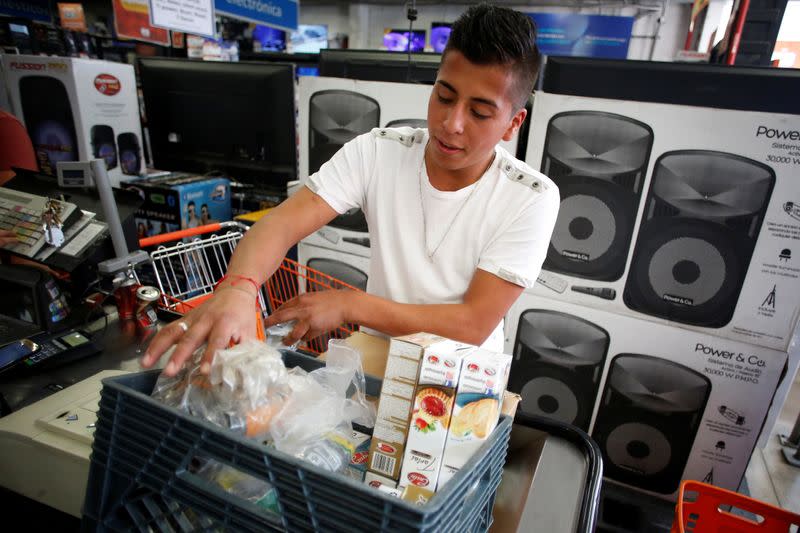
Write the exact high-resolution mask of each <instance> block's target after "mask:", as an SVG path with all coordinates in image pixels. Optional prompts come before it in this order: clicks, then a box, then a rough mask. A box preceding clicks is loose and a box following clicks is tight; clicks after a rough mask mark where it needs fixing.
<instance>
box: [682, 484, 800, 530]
mask: <svg viewBox="0 0 800 533" xmlns="http://www.w3.org/2000/svg"><path fill="white" fill-rule="evenodd" d="M733 509H739V510H742V511H746V512H747V513H751V514H752V515H754V516H755V519H751V518H747V517H745V516H740V515H739V514H733V513H732V512H731V511H732V510H733ZM793 525H794V526H797V527H800V515H798V514H795V513H791V512H789V511H786V510H785V509H781V508H779V507H775V506H773V505H769V504H766V503H764V502H761V501H759V500H754V499H753V498H749V497H747V496H743V495H741V494H739V493H737V492H732V491H729V490H725V489H721V488H719V487H715V486H714V485H709V484H708V483H701V482H700V481H693V480H690V479H687V480H685V481H684V482H683V483H681V488H680V492H679V494H678V505H677V506H676V508H675V518H674V520H673V522H672V529H671V533H751V532H752V533H788V532H789V531H791V529H790V528H791V527H792V526H793Z"/></svg>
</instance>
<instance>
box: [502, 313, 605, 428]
mask: <svg viewBox="0 0 800 533" xmlns="http://www.w3.org/2000/svg"><path fill="white" fill-rule="evenodd" d="M608 344H609V336H608V333H607V332H606V331H605V330H604V329H602V328H600V327H599V326H597V325H595V324H593V323H591V322H588V321H586V320H583V319H582V318H578V317H576V316H573V315H569V314H566V313H560V312H557V311H548V310H539V309H529V310H527V311H524V312H523V313H522V314H521V315H520V318H519V325H518V326H517V336H516V340H515V343H514V358H513V359H512V363H511V373H510V375H509V382H508V389H509V390H511V391H513V392H518V393H519V394H520V395H521V396H522V402H521V404H520V408H521V409H522V410H523V411H524V412H526V413H530V414H536V415H541V416H546V417H549V418H554V419H556V420H559V421H561V422H566V423H568V424H573V425H575V426H578V427H579V428H581V429H583V430H586V431H588V429H589V422H590V420H591V417H592V410H593V408H594V403H595V398H596V396H597V390H598V387H599V385H600V377H601V375H602V372H603V366H604V364H605V360H606V353H607V351H608Z"/></svg>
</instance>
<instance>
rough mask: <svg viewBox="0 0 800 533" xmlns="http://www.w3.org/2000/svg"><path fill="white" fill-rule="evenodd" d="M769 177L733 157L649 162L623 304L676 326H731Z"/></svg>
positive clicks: (670, 157) (674, 156)
mask: <svg viewBox="0 0 800 533" xmlns="http://www.w3.org/2000/svg"><path fill="white" fill-rule="evenodd" d="M774 185H775V173H774V172H773V171H772V169H771V168H769V167H767V166H766V165H763V164H761V163H759V162H758V161H753V160H751V159H746V158H744V157H740V156H738V155H733V154H728V153H724V152H712V151H705V150H680V151H674V152H667V153H665V154H663V155H662V156H661V157H660V158H659V159H658V161H656V164H655V167H654V169H653V179H652V181H651V185H650V191H649V192H648V195H647V200H646V203H645V210H644V215H643V218H642V223H641V227H640V228H639V235H638V237H637V239H636V245H635V247H634V251H633V259H632V261H631V267H630V271H629V273H628V279H627V281H626V284H625V291H624V294H623V299H624V301H625V304H626V305H627V306H628V307H629V308H630V309H634V310H636V311H639V312H641V313H645V314H648V315H653V316H658V317H663V318H666V319H669V320H673V321H676V322H683V323H685V324H694V325H699V326H706V327H713V328H719V327H722V326H724V325H726V324H727V323H728V322H730V320H731V317H732V316H733V312H734V310H735V308H736V303H737V301H738V298H739V292H740V291H741V288H742V284H743V283H744V279H745V276H746V274H747V268H748V266H749V264H750V259H751V257H752V254H753V249H754V248H755V245H756V239H757V238H758V232H759V230H760V228H761V223H762V221H763V220H764V212H765V211H766V209H767V206H768V204H769V199H770V196H771V194H772V188H773V186H774Z"/></svg>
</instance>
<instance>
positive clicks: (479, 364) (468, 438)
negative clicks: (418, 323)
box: [436, 348, 516, 490]
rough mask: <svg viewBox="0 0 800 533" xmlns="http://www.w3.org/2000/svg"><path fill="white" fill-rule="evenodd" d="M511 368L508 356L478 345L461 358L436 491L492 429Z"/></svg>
mask: <svg viewBox="0 0 800 533" xmlns="http://www.w3.org/2000/svg"><path fill="white" fill-rule="evenodd" d="M510 368H511V356H510V355H508V354H502V353H495V352H490V351H488V350H483V349H480V348H479V349H477V350H475V351H474V352H472V353H471V354H469V355H468V356H467V357H466V358H465V359H464V367H463V369H462V371H461V377H460V378H459V380H458V390H457V392H456V399H455V400H456V401H455V405H454V407H453V418H452V420H451V422H450V431H448V433H447V442H446V444H445V448H444V458H443V459H442V470H441V473H440V474H439V483H438V485H436V490H439V489H440V488H441V487H443V486H444V485H445V484H446V483H447V482H448V481H449V480H451V479H452V478H453V476H455V475H456V473H457V472H458V471H459V470H461V468H462V467H463V466H464V465H465V464H466V463H467V461H469V459H470V458H471V457H472V456H473V455H474V454H475V452H476V451H478V449H479V448H480V447H481V446H482V445H483V443H484V441H485V440H486V439H488V438H489V436H490V435H491V434H492V431H494V428H495V427H496V426H497V421H498V420H499V419H500V412H501V409H502V406H503V404H504V400H505V398H504V394H503V393H504V391H505V390H506V384H507V383H508V372H509V370H510ZM508 404H509V405H508V407H509V408H514V409H515V408H516V405H514V404H515V398H514V397H513V396H511V397H509V399H508Z"/></svg>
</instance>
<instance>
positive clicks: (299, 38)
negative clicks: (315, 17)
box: [289, 24, 328, 53]
mask: <svg viewBox="0 0 800 533" xmlns="http://www.w3.org/2000/svg"><path fill="white" fill-rule="evenodd" d="M289 42H290V43H291V45H292V46H291V49H292V52H306V53H319V51H320V50H322V49H323V48H328V26H327V25H326V24H298V25H297V29H296V30H295V31H293V32H292V33H291V35H290V36H289Z"/></svg>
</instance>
